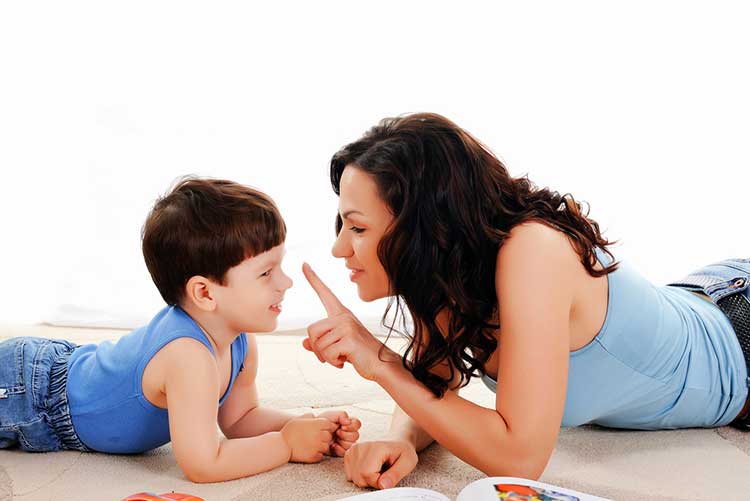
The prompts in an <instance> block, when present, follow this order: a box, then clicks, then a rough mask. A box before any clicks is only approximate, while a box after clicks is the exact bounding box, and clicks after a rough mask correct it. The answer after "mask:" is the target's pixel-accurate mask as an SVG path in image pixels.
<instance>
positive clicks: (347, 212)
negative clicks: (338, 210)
mask: <svg viewBox="0 0 750 501" xmlns="http://www.w3.org/2000/svg"><path fill="white" fill-rule="evenodd" d="M352 214H359V215H360V216H364V214H362V213H361V212H360V211H358V210H348V211H346V212H344V213H343V214H341V219H347V218H348V217H349V216H350V215H352Z"/></svg>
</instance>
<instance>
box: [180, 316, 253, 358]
mask: <svg viewBox="0 0 750 501" xmlns="http://www.w3.org/2000/svg"><path fill="white" fill-rule="evenodd" d="M180 308H182V309H183V310H184V311H185V313H187V314H188V315H190V318H192V319H193V321H194V322H195V323H196V324H198V327H200V328H201V330H202V331H203V333H204V334H205V335H206V337H207V338H208V341H209V342H210V343H211V345H212V346H213V348H214V351H215V352H216V354H217V355H219V354H221V353H225V352H226V351H227V350H228V349H229V347H230V346H231V345H232V342H233V341H234V340H235V339H236V338H237V336H239V335H240V333H239V332H234V331H232V329H230V328H229V327H228V326H227V324H226V322H224V320H223V319H221V318H220V317H218V316H217V315H215V314H213V313H211V312H206V311H203V310H201V309H199V308H196V307H194V306H192V305H189V304H183V305H180Z"/></svg>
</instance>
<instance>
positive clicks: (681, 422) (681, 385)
mask: <svg viewBox="0 0 750 501" xmlns="http://www.w3.org/2000/svg"><path fill="white" fill-rule="evenodd" d="M597 255H598V257H599V261H600V262H601V263H602V264H604V263H609V262H610V259H609V256H607V255H606V254H604V253H603V252H601V250H597ZM607 278H608V281H609V301H608V306H607V314H606V317H605V320H604V324H603V326H602V328H601V331H600V332H599V334H597V336H596V337H595V338H594V339H593V340H592V341H591V342H590V343H589V344H587V345H586V346H584V347H583V348H581V349H579V350H576V351H573V352H571V353H570V363H569V369H568V384H567V395H566V400H565V411H564V414H563V420H562V426H579V425H582V424H586V423H594V424H599V425H602V426H607V427H613V428H631V429H643V430H654V429H670V428H689V427H715V426H723V425H726V424H729V423H730V422H732V421H733V420H734V418H736V417H737V415H738V414H739V413H740V411H741V410H742V406H743V405H744V403H745V399H746V398H747V394H748V388H747V369H746V367H745V361H744V358H743V354H742V349H741V348H740V344H739V342H738V341H737V336H736V335H735V333H734V330H733V329H732V325H731V324H730V323H729V320H728V319H727V317H726V316H725V315H724V313H723V312H722V311H721V310H720V309H719V308H718V307H717V306H716V305H715V304H713V303H712V302H710V301H708V300H706V299H703V298H701V297H699V296H697V295H695V294H693V293H692V292H688V291H686V290H683V289H680V288H677V287H671V286H655V285H653V284H651V283H650V282H649V281H648V280H646V279H645V278H644V277H642V276H641V275H640V274H639V273H638V272H637V271H635V270H634V269H633V268H632V267H631V266H629V265H628V263H626V262H620V264H619V267H618V269H617V270H616V271H614V272H612V273H610V274H609V275H607ZM482 379H483V381H484V382H485V384H486V385H487V386H488V387H490V389H492V390H493V391H495V390H496V382H495V380H494V379H492V378H491V377H489V376H487V375H484V376H483V378H482Z"/></svg>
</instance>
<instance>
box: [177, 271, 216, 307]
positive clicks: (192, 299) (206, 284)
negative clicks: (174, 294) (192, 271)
mask: <svg viewBox="0 0 750 501" xmlns="http://www.w3.org/2000/svg"><path fill="white" fill-rule="evenodd" d="M213 286H214V282H212V281H211V280H210V279H208V278H206V277H203V276H200V275H195V276H193V277H190V280H188V282H187V284H186V285H185V300H186V301H188V302H189V303H191V304H193V305H195V306H196V307H197V308H200V309H201V310H203V311H214V310H215V309H216V299H215V298H214V296H213Z"/></svg>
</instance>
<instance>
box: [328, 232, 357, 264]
mask: <svg viewBox="0 0 750 501" xmlns="http://www.w3.org/2000/svg"><path fill="white" fill-rule="evenodd" d="M345 233H346V230H343V229H342V230H341V231H340V232H339V234H338V235H337V236H336V240H335V241H334V242H333V247H332V248H331V254H333V257H338V258H343V257H349V256H351V255H352V246H351V244H350V243H349V241H348V239H347V238H346V236H345Z"/></svg>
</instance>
